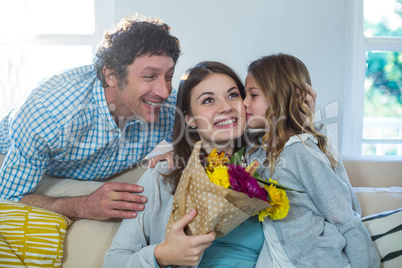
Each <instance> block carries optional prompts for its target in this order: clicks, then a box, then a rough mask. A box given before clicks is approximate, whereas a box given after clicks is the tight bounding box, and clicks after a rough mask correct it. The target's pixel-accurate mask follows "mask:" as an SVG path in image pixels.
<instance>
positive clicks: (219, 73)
mask: <svg viewBox="0 0 402 268" xmlns="http://www.w3.org/2000/svg"><path fill="white" fill-rule="evenodd" d="M243 97H244V87H243V84H242V83H241V81H240V79H239V78H238V77H237V75H236V74H235V72H233V71H232V70H231V69H230V68H229V67H227V66H225V65H223V64H221V63H217V62H203V63H200V64H198V65H196V66H195V67H194V68H192V69H190V70H189V71H188V72H187V73H186V74H185V75H184V76H183V77H182V80H181V82H180V86H179V89H178V97H177V104H176V108H177V110H176V111H177V112H176V118H175V125H174V132H173V140H174V141H175V142H176V143H175V144H174V147H173V148H174V155H175V159H180V161H179V162H177V163H175V169H174V170H173V171H171V172H168V170H167V169H162V168H161V166H160V165H159V166H158V170H153V169H148V170H147V171H146V172H145V173H144V175H143V176H142V177H141V179H140V181H139V182H138V184H139V185H142V186H143V187H144V193H143V195H144V196H146V197H147V198H148V202H147V204H146V209H145V210H144V211H143V212H139V213H138V216H137V218H134V219H126V220H123V222H122V224H121V226H120V228H119V230H118V232H117V234H116V236H115V238H114V240H113V243H112V245H111V248H110V249H109V250H108V252H107V253H106V256H105V262H104V267H158V266H167V265H178V266H195V265H198V264H199V266H200V267H211V266H213V267H246V268H247V267H256V266H257V267H266V266H265V263H266V260H268V258H267V257H268V251H267V247H266V242H264V235H263V232H262V225H261V223H260V222H259V221H258V218H257V217H251V218H249V219H248V220H246V221H245V222H244V223H242V224H241V225H239V226H238V227H237V228H235V229H234V230H232V232H230V233H229V234H228V235H226V236H224V237H221V238H218V239H216V240H215V241H214V239H215V234H214V233H209V234H206V235H200V236H186V235H185V233H184V230H183V229H184V228H185V226H186V225H187V224H188V223H189V222H191V221H192V220H193V219H194V217H195V215H196V211H191V212H190V213H189V214H187V215H185V216H184V217H183V218H181V219H180V220H179V221H177V222H175V223H174V224H173V225H172V227H171V229H170V232H169V233H168V234H167V236H166V237H165V238H164V235H165V227H166V223H167V220H168V218H169V214H170V212H171V210H172V203H173V193H174V191H175V189H176V186H177V184H178V181H179V179H180V177H181V174H182V172H183V170H184V169H185V168H186V164H187V162H188V159H189V157H190V155H191V153H192V150H193V147H194V144H195V142H197V141H199V140H200V139H202V140H203V148H202V149H203V153H204V155H208V154H209V153H210V152H211V151H212V150H213V149H214V148H219V149H218V150H222V151H225V152H226V153H227V154H232V153H233V152H234V151H235V150H237V149H238V148H240V147H241V146H242V145H243V142H242V135H243V133H244V130H245V125H246V113H245V108H244V105H243ZM183 118H184V119H185V120H183ZM183 121H185V123H184V122H183ZM202 158H203V156H200V160H201V159H202ZM161 174H166V175H161ZM211 244H212V246H211ZM263 245H264V246H263ZM206 249H207V250H206ZM263 252H264V253H263ZM201 256H203V257H202V259H201ZM200 259H201V262H200V263H199V261H200Z"/></svg>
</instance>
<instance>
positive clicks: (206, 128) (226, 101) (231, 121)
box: [186, 73, 246, 153]
mask: <svg viewBox="0 0 402 268" xmlns="http://www.w3.org/2000/svg"><path fill="white" fill-rule="evenodd" d="M190 102H191V103H190V107H191V109H190V114H189V115H187V116H186V123H187V124H188V125H189V126H191V127H196V128H197V131H198V133H199V135H200V137H201V138H202V139H203V141H204V143H203V145H204V149H205V150H206V152H207V153H210V151H212V150H213V149H214V148H220V149H223V150H225V148H224V147H225V146H226V147H228V148H230V146H231V143H230V142H231V141H233V140H235V139H237V138H239V137H241V136H242V135H243V133H244V130H245V127H246V113H245V109H244V105H243V100H242V98H241V95H240V91H239V88H238V87H237V85H236V82H235V81H234V80H233V79H232V78H231V77H230V76H228V75H225V74H219V73H213V74H210V75H209V76H208V77H207V78H206V79H204V80H203V81H201V83H199V84H198V85H197V86H195V87H194V88H193V89H192V93H191V101H190ZM225 152H227V153H230V152H228V151H227V150H225Z"/></svg>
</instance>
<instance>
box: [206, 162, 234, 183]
mask: <svg viewBox="0 0 402 268" xmlns="http://www.w3.org/2000/svg"><path fill="white" fill-rule="evenodd" d="M207 175H208V177H209V179H210V181H211V182H212V183H215V184H217V185H219V186H222V187H225V188H229V187H230V182H229V173H228V168H227V167H226V166H218V167H216V168H215V169H214V171H213V172H210V171H208V170H207Z"/></svg>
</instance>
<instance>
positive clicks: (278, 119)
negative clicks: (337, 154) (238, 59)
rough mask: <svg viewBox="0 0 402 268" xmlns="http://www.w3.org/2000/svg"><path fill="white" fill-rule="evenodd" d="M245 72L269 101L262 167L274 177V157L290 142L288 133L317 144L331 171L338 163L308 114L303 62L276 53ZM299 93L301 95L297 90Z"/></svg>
mask: <svg viewBox="0 0 402 268" xmlns="http://www.w3.org/2000/svg"><path fill="white" fill-rule="evenodd" d="M248 73H249V75H251V76H252V77H253V78H254V81H255V83H256V85H257V87H258V88H259V89H260V90H261V92H262V93H263V94H264V96H265V97H266V99H267V100H268V102H269V107H268V109H267V111H266V114H265V118H266V124H267V125H266V128H267V129H266V132H265V134H263V136H262V144H261V145H262V147H263V148H264V150H265V151H266V161H265V164H269V165H270V170H271V174H273V172H274V169H275V165H276V161H277V158H278V156H279V154H280V153H281V152H282V150H283V148H284V146H285V143H286V142H287V141H288V139H289V136H288V135H289V133H296V134H302V133H309V134H311V135H313V136H314V137H315V138H316V139H317V141H318V147H319V148H320V150H321V151H322V152H323V153H324V154H325V155H326V157H327V158H328V160H329V161H330V163H331V166H332V168H335V167H336V166H337V165H338V162H337V161H336V159H335V158H334V156H333V155H332V154H331V152H330V149H329V142H328V139H327V137H326V136H325V135H323V134H321V133H319V132H317V131H316V130H315V129H314V125H313V122H310V121H309V120H306V118H307V117H308V118H311V116H312V114H311V111H310V110H309V109H308V108H307V107H306V105H305V104H304V103H305V100H306V96H307V86H306V83H307V84H309V85H311V80H310V74H309V72H308V70H307V67H306V66H305V65H304V63H303V62H302V61H301V60H299V59H297V58H296V57H294V56H291V55H286V54H277V55H271V56H266V57H262V58H260V59H258V60H256V61H254V62H252V63H251V64H250V66H249V67H248ZM296 89H299V90H300V93H298V92H297V91H296Z"/></svg>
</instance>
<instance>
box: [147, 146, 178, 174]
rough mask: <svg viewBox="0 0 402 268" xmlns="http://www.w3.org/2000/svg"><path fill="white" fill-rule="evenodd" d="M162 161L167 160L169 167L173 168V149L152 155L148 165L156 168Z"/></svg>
mask: <svg viewBox="0 0 402 268" xmlns="http://www.w3.org/2000/svg"><path fill="white" fill-rule="evenodd" d="M160 161H167V162H168V166H169V169H170V170H171V169H172V168H173V151H169V152H167V153H164V154H160V155H157V156H155V157H152V158H151V159H149V163H148V167H149V168H154V167H155V166H156V164H158V162H160Z"/></svg>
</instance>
